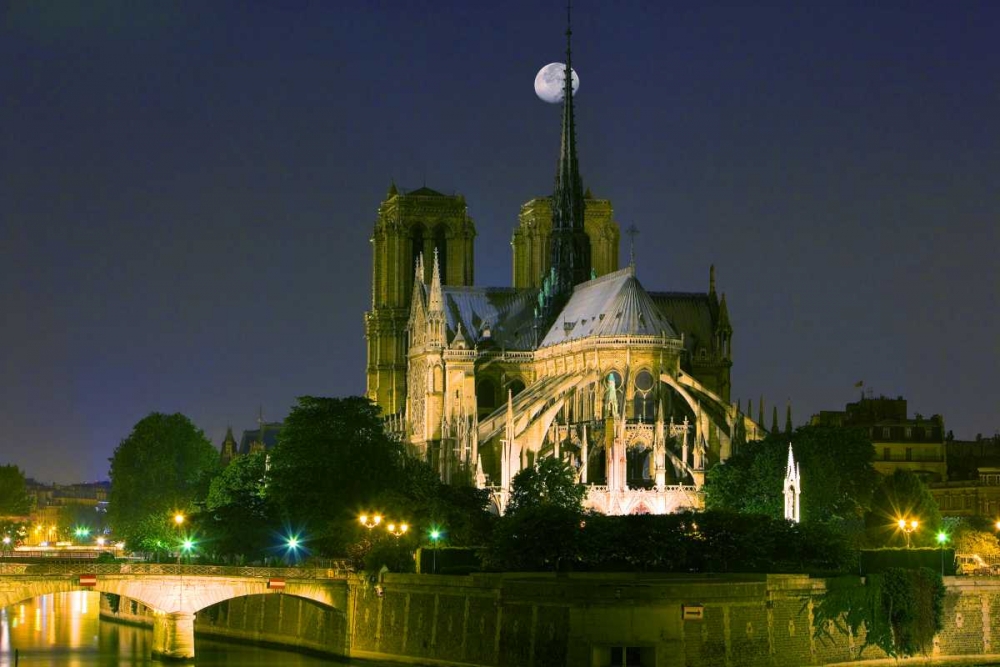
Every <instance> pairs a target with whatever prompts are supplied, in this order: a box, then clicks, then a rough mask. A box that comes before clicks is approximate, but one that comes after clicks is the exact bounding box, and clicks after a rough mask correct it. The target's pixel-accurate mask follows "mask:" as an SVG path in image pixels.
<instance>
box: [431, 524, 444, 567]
mask: <svg viewBox="0 0 1000 667" xmlns="http://www.w3.org/2000/svg"><path fill="white" fill-rule="evenodd" d="M430 538H431V542H433V543H434V549H433V550H432V551H431V554H432V560H431V562H432V563H433V565H432V566H431V574H437V570H438V559H437V555H438V552H437V548H438V540H440V539H441V531H440V530H438V529H437V528H433V529H431V534H430Z"/></svg>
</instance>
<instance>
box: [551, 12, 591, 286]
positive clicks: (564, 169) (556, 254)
mask: <svg viewBox="0 0 1000 667" xmlns="http://www.w3.org/2000/svg"><path fill="white" fill-rule="evenodd" d="M572 35H573V30H572V28H571V22H570V6H569V3H567V4H566V69H565V70H564V74H563V113H562V137H561V141H560V146H559V166H558V168H557V169H556V183H555V191H554V192H553V194H552V236H551V239H550V243H551V248H552V251H551V252H552V258H551V259H552V261H551V265H552V267H553V268H554V269H555V274H556V280H555V285H554V288H555V289H554V290H553V291H554V292H555V294H556V295H557V296H561V295H566V294H568V293H569V292H570V291H572V289H573V286H574V285H576V284H578V283H582V282H584V281H585V280H587V279H588V278H589V276H590V239H589V237H588V236H587V233H586V232H585V231H584V228H583V220H584V215H583V207H584V197H583V179H582V178H580V164H579V161H578V159H577V154H576V120H575V116H574V113H573V65H572V62H573V58H572Z"/></svg>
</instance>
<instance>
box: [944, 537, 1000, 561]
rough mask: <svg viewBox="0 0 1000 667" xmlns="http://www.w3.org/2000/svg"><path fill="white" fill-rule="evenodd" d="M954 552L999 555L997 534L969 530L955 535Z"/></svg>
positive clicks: (994, 556) (999, 548) (987, 556)
mask: <svg viewBox="0 0 1000 667" xmlns="http://www.w3.org/2000/svg"><path fill="white" fill-rule="evenodd" d="M955 553H958V554H978V555H980V556H982V557H983V558H996V557H998V556H1000V545H998V544H997V536H996V535H994V534H993V533H987V532H983V531H978V530H969V531H964V532H962V533H960V534H959V535H958V536H956V537H955Z"/></svg>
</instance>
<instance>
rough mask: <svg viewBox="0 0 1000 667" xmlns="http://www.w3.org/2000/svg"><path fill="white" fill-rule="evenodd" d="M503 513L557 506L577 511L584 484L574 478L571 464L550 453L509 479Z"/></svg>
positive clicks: (574, 473) (580, 502)
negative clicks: (508, 489)
mask: <svg viewBox="0 0 1000 667" xmlns="http://www.w3.org/2000/svg"><path fill="white" fill-rule="evenodd" d="M510 486H511V489H510V500H508V502H507V510H506V514H516V513H517V512H519V511H521V510H524V509H527V508H529V507H558V508H562V509H566V510H570V511H574V512H579V511H580V506H581V504H582V503H583V497H584V495H585V494H586V493H587V489H586V487H584V486H583V485H582V484H577V482H576V470H574V469H573V466H571V465H570V464H568V463H566V462H565V461H561V460H559V459H556V458H553V457H547V458H543V459H541V460H540V461H537V462H536V463H535V465H533V466H531V467H530V468H525V469H524V470H522V471H521V472H519V473H517V474H516V475H514V479H513V480H511V485H510Z"/></svg>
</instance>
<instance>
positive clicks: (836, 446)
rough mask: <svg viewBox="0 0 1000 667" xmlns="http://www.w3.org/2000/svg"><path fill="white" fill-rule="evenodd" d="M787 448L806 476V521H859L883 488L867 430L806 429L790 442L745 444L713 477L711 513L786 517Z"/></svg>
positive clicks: (775, 437) (782, 437)
mask: <svg viewBox="0 0 1000 667" xmlns="http://www.w3.org/2000/svg"><path fill="white" fill-rule="evenodd" d="M789 443H791V444H792V446H793V448H794V452H795V460H796V461H797V462H798V464H799V466H800V469H801V471H802V480H803V481H802V497H801V502H802V517H803V519H804V520H806V521H812V520H821V521H860V520H861V518H862V517H863V516H864V512H865V511H866V510H867V509H868V507H869V506H870V504H871V498H872V493H873V491H874V489H875V487H876V485H877V484H878V482H879V475H878V473H876V472H875V469H874V467H873V466H872V459H873V457H874V449H873V448H872V444H871V440H869V439H868V436H867V433H866V432H865V431H864V430H861V429H850V428H839V427H830V426H802V427H799V428H798V429H796V430H795V431H794V432H793V433H792V434H791V436H789V435H787V434H785V433H778V434H769V435H768V436H767V437H766V438H765V439H764V440H760V441H755V442H750V443H747V445H746V446H744V447H742V448H741V449H740V451H739V452H737V453H736V454H734V455H733V456H732V457H730V458H729V460H727V461H726V462H725V463H723V464H718V465H716V466H714V467H713V468H712V469H711V470H710V471H709V473H708V477H707V480H706V486H705V491H706V498H705V502H706V506H707V508H708V509H717V510H723V511H733V512H740V513H745V514H756V513H761V514H767V515H768V516H772V517H780V516H782V507H783V500H782V483H783V480H784V477H785V467H786V464H787V462H788V445H789Z"/></svg>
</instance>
